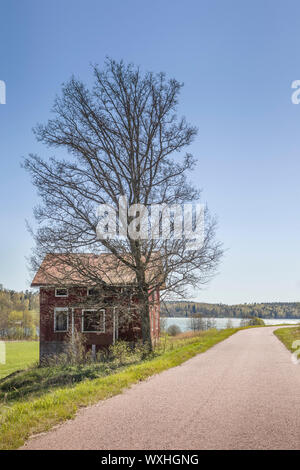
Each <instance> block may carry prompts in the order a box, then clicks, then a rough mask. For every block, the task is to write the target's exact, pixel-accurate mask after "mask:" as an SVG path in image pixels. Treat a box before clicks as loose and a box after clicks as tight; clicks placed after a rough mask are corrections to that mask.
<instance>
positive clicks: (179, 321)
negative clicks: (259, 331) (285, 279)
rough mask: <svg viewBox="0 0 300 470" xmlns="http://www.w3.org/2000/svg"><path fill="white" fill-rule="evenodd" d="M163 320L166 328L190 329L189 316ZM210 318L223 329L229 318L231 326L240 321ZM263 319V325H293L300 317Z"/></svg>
mask: <svg viewBox="0 0 300 470" xmlns="http://www.w3.org/2000/svg"><path fill="white" fill-rule="evenodd" d="M164 320H165V321H166V328H168V327H169V326H170V325H177V326H179V328H180V329H181V331H182V332H184V331H190V330H191V320H190V318H186V317H165V318H164ZM204 320H205V319H204ZM210 320H213V321H214V322H215V324H216V328H217V329H218V330H223V329H224V328H226V327H227V323H228V321H229V320H230V321H231V324H232V326H233V328H236V327H239V326H240V323H241V318H211V319H210ZM263 320H264V322H265V325H275V326H276V325H281V324H283V323H287V324H293V325H295V324H296V323H300V319H289V318H283V319H268V318H264V319H263Z"/></svg>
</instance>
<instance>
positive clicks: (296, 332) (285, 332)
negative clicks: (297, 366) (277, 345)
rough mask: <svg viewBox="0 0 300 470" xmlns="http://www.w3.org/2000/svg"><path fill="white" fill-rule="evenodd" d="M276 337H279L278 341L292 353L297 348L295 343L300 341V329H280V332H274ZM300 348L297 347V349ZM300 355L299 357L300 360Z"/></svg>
mask: <svg viewBox="0 0 300 470" xmlns="http://www.w3.org/2000/svg"><path fill="white" fill-rule="evenodd" d="M274 335H276V336H277V338H278V339H280V341H281V342H282V343H283V344H284V345H285V346H286V348H287V349H288V350H289V351H291V352H295V348H293V343H294V341H297V340H298V341H299V340H300V327H299V326H298V327H292V328H280V329H279V330H275V331H274ZM298 348H299V346H298V347H297V349H298ZM299 356H300V354H299V355H298V358H299Z"/></svg>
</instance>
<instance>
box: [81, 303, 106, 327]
mask: <svg viewBox="0 0 300 470" xmlns="http://www.w3.org/2000/svg"><path fill="white" fill-rule="evenodd" d="M82 331H83V333H105V310H104V309H101V310H95V309H85V310H82Z"/></svg>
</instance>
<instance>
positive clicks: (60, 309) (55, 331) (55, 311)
mask: <svg viewBox="0 0 300 470" xmlns="http://www.w3.org/2000/svg"><path fill="white" fill-rule="evenodd" d="M58 312H67V329H66V330H57V329H56V314H57V313H58ZM68 331H69V308H68V307H55V308H54V333H67V332H68Z"/></svg>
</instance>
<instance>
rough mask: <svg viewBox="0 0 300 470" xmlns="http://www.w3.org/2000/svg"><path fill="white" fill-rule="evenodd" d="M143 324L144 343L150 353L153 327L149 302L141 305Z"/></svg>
mask: <svg viewBox="0 0 300 470" xmlns="http://www.w3.org/2000/svg"><path fill="white" fill-rule="evenodd" d="M140 315H141V324H142V338H143V343H144V344H145V345H146V344H147V345H148V347H149V351H152V338H151V325H150V312H149V302H148V299H147V301H146V302H145V301H144V303H143V305H141V308H140Z"/></svg>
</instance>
